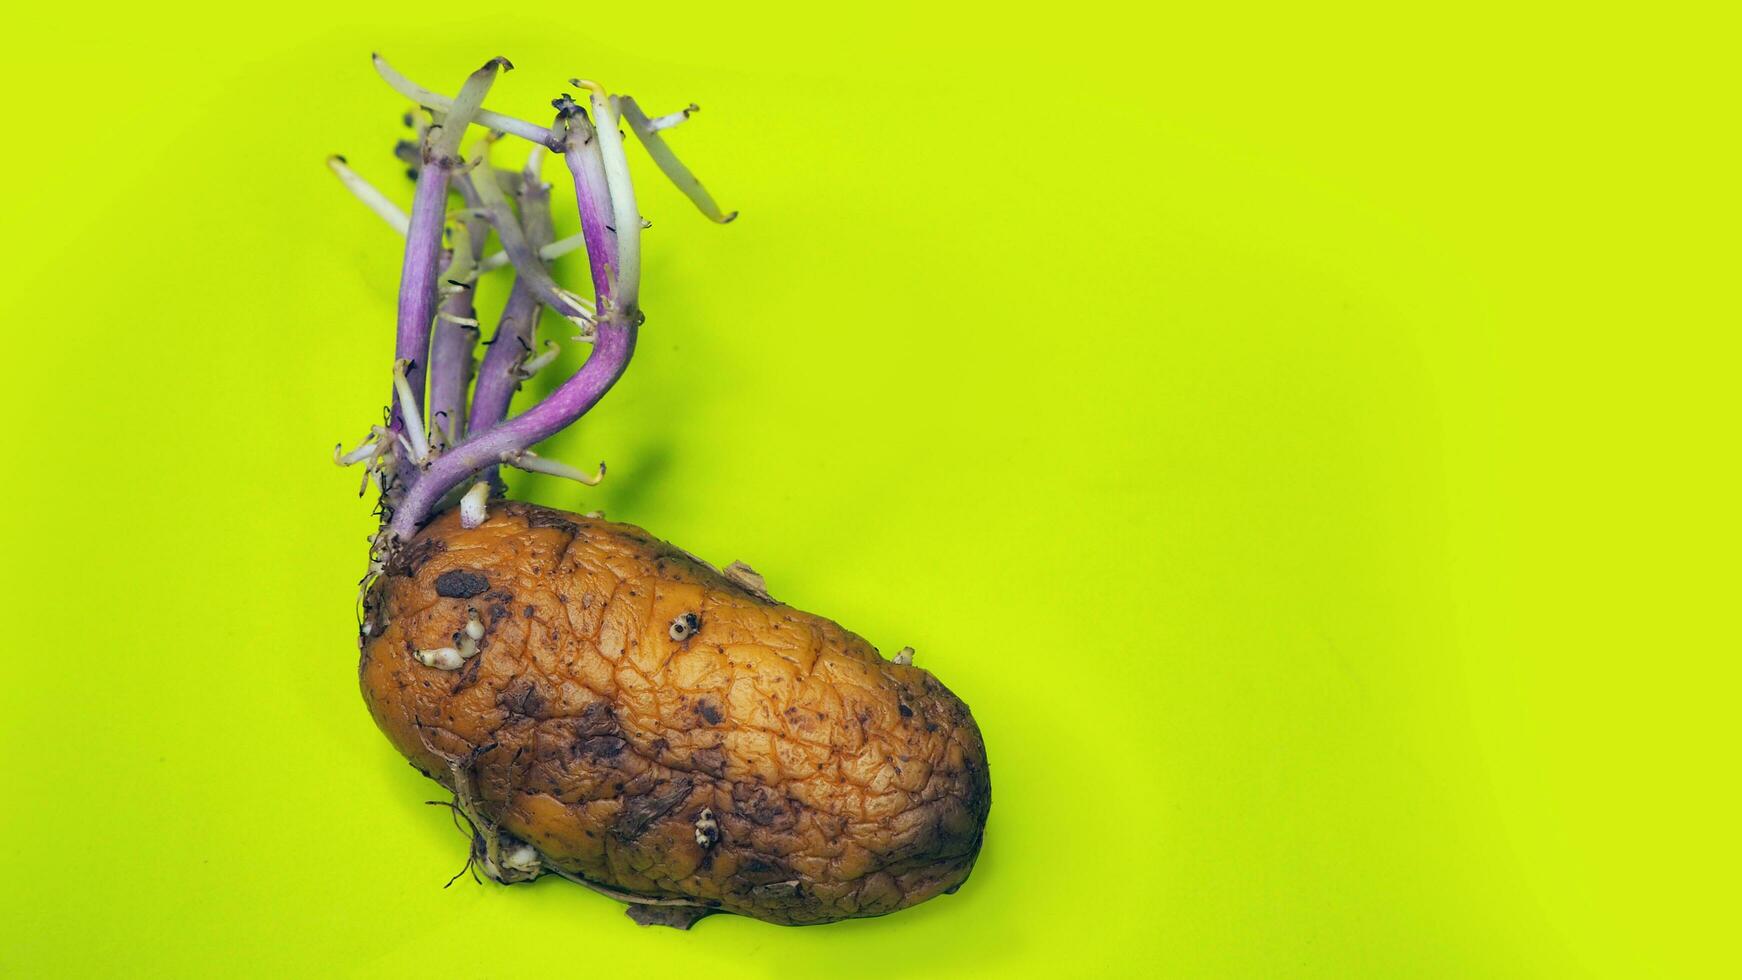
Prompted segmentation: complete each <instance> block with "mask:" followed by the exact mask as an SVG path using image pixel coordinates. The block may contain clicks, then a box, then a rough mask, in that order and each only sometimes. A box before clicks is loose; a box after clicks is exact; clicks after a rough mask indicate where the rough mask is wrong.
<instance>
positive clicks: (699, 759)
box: [690, 749, 726, 779]
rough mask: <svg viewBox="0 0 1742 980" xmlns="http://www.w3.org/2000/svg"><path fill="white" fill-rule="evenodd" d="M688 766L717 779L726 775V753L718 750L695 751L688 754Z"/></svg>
mask: <svg viewBox="0 0 1742 980" xmlns="http://www.w3.org/2000/svg"><path fill="white" fill-rule="evenodd" d="M690 765H692V766H694V767H695V768H696V771H698V772H705V773H707V774H708V775H710V776H713V777H714V778H716V779H719V778H721V777H723V776H725V775H726V753H724V752H722V751H720V750H719V749H697V750H695V751H694V752H691V753H690Z"/></svg>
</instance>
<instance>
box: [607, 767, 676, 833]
mask: <svg viewBox="0 0 1742 980" xmlns="http://www.w3.org/2000/svg"><path fill="white" fill-rule="evenodd" d="M691 785H692V783H691V781H690V778H689V777H688V776H679V777H677V778H676V779H673V780H672V781H671V782H669V783H666V784H665V785H663V786H660V787H657V788H655V789H654V790H653V791H652V792H649V793H647V794H645V795H642V796H636V797H632V798H631V799H630V800H629V801H628V802H627V803H625V804H623V812H622V813H620V814H618V815H617V822H616V823H614V824H612V825H611V833H613V834H615V835H617V838H618V839H619V840H622V841H625V842H628V841H633V840H635V839H636V838H637V837H640V836H641V835H642V834H643V833H644V832H646V830H647V826H648V824H651V823H653V822H654V821H655V820H658V819H659V818H660V817H663V816H665V815H666V814H667V813H670V812H671V811H672V809H673V808H674V807H676V806H677V805H678V804H679V803H682V802H683V801H684V800H685V799H687V798H688V797H689V795H690V787H691Z"/></svg>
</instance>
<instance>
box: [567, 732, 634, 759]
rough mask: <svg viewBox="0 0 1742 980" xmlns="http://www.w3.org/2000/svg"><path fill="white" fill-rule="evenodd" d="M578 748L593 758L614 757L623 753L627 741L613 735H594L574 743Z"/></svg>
mask: <svg viewBox="0 0 1742 980" xmlns="http://www.w3.org/2000/svg"><path fill="white" fill-rule="evenodd" d="M576 744H577V745H578V747H579V748H580V750H581V751H582V752H584V753H586V754H587V755H590V756H592V757H593V758H595V759H614V758H616V757H617V756H619V755H622V754H623V747H624V746H625V745H627V744H628V743H627V742H625V741H623V740H622V739H620V738H618V737H617V736H615V735H596V736H594V737H592V738H589V739H586V740H584V741H581V742H578V743H576Z"/></svg>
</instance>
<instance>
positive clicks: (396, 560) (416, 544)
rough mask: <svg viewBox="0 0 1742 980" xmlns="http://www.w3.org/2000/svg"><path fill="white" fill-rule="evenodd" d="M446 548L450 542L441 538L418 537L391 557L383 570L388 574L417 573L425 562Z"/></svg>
mask: <svg viewBox="0 0 1742 980" xmlns="http://www.w3.org/2000/svg"><path fill="white" fill-rule="evenodd" d="M446 550H448V543H447V542H446V541H444V540H442V539H441V538H436V537H427V538H418V539H417V540H415V541H413V542H412V543H411V544H410V545H408V546H407V547H405V548H402V549H400V550H399V552H398V554H396V555H394V556H392V557H390V558H389V559H388V562H387V566H386V568H384V569H383V571H385V572H386V573H387V574H388V575H416V574H417V570H418V569H420V568H422V567H423V566H424V563H425V562H427V561H429V560H430V559H431V558H434V557H435V556H437V555H439V554H441V553H442V552H444V551H446Z"/></svg>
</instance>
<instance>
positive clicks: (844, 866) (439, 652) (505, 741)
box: [329, 57, 991, 928]
mask: <svg viewBox="0 0 1742 980" xmlns="http://www.w3.org/2000/svg"><path fill="white" fill-rule="evenodd" d="M375 64H376V68H377V70H378V71H379V72H380V74H381V75H382V77H383V78H385V79H386V80H387V81H388V82H389V84H391V85H392V86H393V87H394V88H395V89H397V90H398V91H400V92H401V93H403V94H405V95H406V96H408V97H409V98H411V99H412V100H413V101H414V102H415V103H416V104H417V106H418V107H419V108H420V110H421V111H422V112H423V113H427V118H425V117H423V116H419V115H415V114H414V115H411V116H408V117H407V118H408V120H409V121H410V122H411V123H412V124H413V125H418V126H419V131H418V133H417V138H416V139H415V140H408V141H402V142H401V143H400V145H399V147H398V149H397V152H398V153H399V155H400V157H401V158H402V159H403V160H404V162H405V163H406V164H407V166H408V168H409V169H410V172H411V173H412V175H413V176H414V177H415V180H416V187H415V190H414V192H413V196H412V206H411V211H410V213H409V214H407V213H405V212H402V211H400V210H399V209H398V207H397V206H396V205H394V204H393V203H392V202H391V201H390V200H389V198H388V197H387V196H386V195H384V194H382V193H381V192H379V191H377V190H376V189H375V188H373V187H371V186H369V185H368V184H367V183H366V182H364V181H363V180H362V178H360V177H359V176H357V175H356V174H355V173H354V172H352V171H351V170H350V168H349V167H348V166H347V165H346V162H345V160H344V159H343V158H341V157H334V158H332V160H331V161H329V162H330V165H331V167H332V168H333V170H334V172H335V173H337V174H338V176H339V177H340V179H341V180H342V181H343V182H344V183H345V185H346V186H347V187H348V188H350V189H351V191H352V192H353V193H355V194H356V195H357V197H358V198H359V199H360V200H362V201H363V202H364V203H365V204H367V205H369V206H370V207H371V208H372V209H373V210H375V211H376V212H377V213H379V214H380V215H381V216H382V217H383V218H385V219H386V220H387V222H388V223H389V224H390V225H392V226H393V227H394V228H396V229H398V230H399V231H400V232H401V233H403V234H404V235H405V262H404V267H403V271H402V275H401V280H400V289H399V311H398V321H397V333H396V335H395V337H396V339H395V360H394V366H393V384H392V389H391V394H390V404H389V408H388V412H387V417H386V423H385V424H383V425H380V426H376V427H374V428H373V429H372V430H371V432H370V434H369V436H368V437H367V438H366V439H364V441H363V442H362V444H361V445H359V446H358V447H357V448H356V449H354V450H352V451H350V452H349V453H346V452H343V450H342V447H341V448H339V449H335V450H334V457H335V459H336V460H337V461H339V462H340V463H343V464H347V465H353V464H363V465H364V467H365V469H366V476H365V489H367V487H368V486H369V484H370V483H371V482H372V483H373V484H374V485H375V487H376V488H377V489H378V491H379V505H378V509H379V513H380V517H381V527H380V530H379V532H378V533H377V534H376V535H375V536H374V538H373V539H372V549H371V555H370V567H369V573H368V575H367V576H366V577H365V579H364V584H363V616H362V622H361V626H360V634H361V635H360V637H359V644H360V646H361V647H362V660H361V663H360V665H359V676H360V680H361V683H362V688H363V696H364V700H365V701H366V702H367V704H368V706H369V710H370V712H371V713H372V714H373V716H374V718H375V721H376V723H377V724H378V725H379V726H380V727H381V729H382V731H383V732H385V733H386V734H387V736H388V738H389V739H390V740H391V741H392V742H393V744H394V746H395V747H396V748H397V749H398V750H399V751H400V752H401V753H403V754H404V755H405V756H406V758H408V759H410V760H411V762H412V764H413V765H415V766H416V767H417V768H418V769H419V770H421V771H422V772H424V773H425V774H426V775H428V776H429V777H431V778H432V779H435V780H436V781H438V782H440V783H441V784H442V785H443V786H444V787H446V788H447V789H448V790H449V792H450V793H451V794H452V798H451V801H445V802H444V805H445V806H448V807H449V808H451V809H452V811H453V814H454V817H455V822H456V823H457V824H458V825H460V826H462V827H463V828H464V830H465V831H466V833H467V835H468V837H469V848H468V852H467V853H468V863H467V867H468V868H474V869H476V870H480V871H482V873H483V874H484V875H486V876H488V877H489V878H490V879H492V880H494V881H497V882H500V883H503V884H515V883H519V882H527V881H532V880H534V879H537V878H539V877H541V876H544V875H558V876H561V877H563V878H566V879H569V880H571V881H574V882H577V883H579V884H581V885H584V886H586V887H588V888H591V889H593V890H595V891H598V892H601V893H603V894H606V895H609V896H611V897H613V898H615V899H618V900H620V901H622V902H625V903H627V905H628V911H629V914H630V916H631V917H632V918H634V919H635V921H637V922H640V923H643V924H655V923H657V924H663V925H673V926H677V927H679V928H688V927H689V926H690V925H691V924H693V923H694V922H695V921H696V920H697V919H699V918H701V917H702V916H705V915H708V914H711V913H716V912H730V913H737V914H740V915H747V916H753V917H755V918H758V919H763V920H766V921H769V922H776V923H782V924H793V925H797V924H808V923H820V922H830V921H835V920H838V919H844V918H851V917H855V916H870V915H882V914H885V913H888V912H893V911H896V910H898V909H901V908H905V907H906V906H909V905H913V904H915V903H917V902H921V901H924V900H926V899H928V898H931V897H933V896H935V895H939V894H943V893H948V892H953V891H955V890H956V889H957V888H958V887H959V886H960V885H961V884H962V882H963V881H965V880H966V879H967V877H968V874H969V872H970V871H971V870H972V868H973V866H974V861H975V858H976V857H977V856H978V855H979V852H980V845H981V842H982V840H983V838H984V833H985V825H986V817H987V813H988V811H989V809H990V807H991V782H990V776H989V774H988V771H987V767H986V751H985V745H984V743H983V742H982V740H981V737H980V732H979V729H978V728H977V727H976V726H975V724H974V719H973V716H972V715H971V714H970V713H969V711H968V707H967V705H966V704H964V703H963V702H962V701H961V699H959V698H957V697H956V696H955V695H954V694H951V693H950V691H949V690H948V689H946V688H945V687H944V686H943V685H942V684H941V683H939V682H938V681H937V680H936V678H934V677H932V675H931V674H930V673H928V672H927V671H926V670H924V669H923V668H921V667H918V666H915V665H914V663H913V651H912V650H911V649H904V650H902V651H901V652H900V653H898V654H896V655H895V656H894V657H892V658H889V659H885V658H884V657H882V656H881V655H879V653H878V652H877V650H875V649H874V648H872V647H871V645H870V644H869V643H867V642H866V641H865V640H863V639H861V638H860V637H858V636H856V635H854V634H853V633H851V632H848V631H847V630H845V629H843V628H841V627H840V626H838V625H836V624H835V623H833V622H831V621H829V620H827V619H824V618H822V617H820V616H813V615H811V614H809V613H803V612H799V611H798V610H795V609H793V608H791V607H789V606H786V605H784V604H782V603H780V602H779V601H777V600H775V599H774V598H773V597H772V596H771V595H770V594H769V592H768V589H767V587H766V585H765V584H764V583H763V580H762V578H761V576H759V575H757V574H756V573H755V572H754V571H753V570H752V569H751V568H750V567H749V566H747V565H744V564H743V563H741V562H734V563H732V564H731V565H728V566H727V567H726V568H725V569H724V570H720V569H716V568H714V567H713V566H711V565H709V564H707V563H706V562H703V561H701V560H700V559H698V558H696V557H695V556H693V555H690V554H689V553H687V552H685V551H683V550H681V549H679V548H676V547H673V546H672V545H670V544H667V543H664V542H662V541H660V540H658V539H656V538H654V537H653V536H652V535H650V534H648V533H647V532H645V531H643V530H641V529H640V528H636V527H633V526H630V525H627V524H618V523H611V522H608V521H606V520H604V519H603V516H602V515H598V514H591V515H586V516H582V515H578V514H570V513H565V512H561V511H555V510H550V509H547V508H543V507H537V506H533V505H530V504H526V503H519V502H512V501H508V500H506V499H504V496H505V493H506V486H505V484H504V482H503V479H502V477H501V474H500V467H502V466H504V465H506V466H509V467H513V468H517V469H521V470H526V471H531V472H537V473H547V474H552V475H555V476H562V477H568V478H571V479H574V480H577V481H579V482H581V483H584V484H588V485H593V484H596V483H598V482H599V480H601V479H603V477H604V475H605V468H604V465H603V464H601V465H600V466H599V467H598V468H597V470H596V471H592V472H588V471H583V470H580V469H576V468H575V467H572V466H569V465H567V464H564V463H561V462H558V461H556V460H553V459H549V458H547V457H544V456H540V455H537V454H536V453H534V452H533V447H534V446H536V445H537V444H538V443H540V442H541V441H543V440H545V439H547V438H549V437H550V436H551V435H553V434H555V433H557V432H559V431H561V430H562V429H563V428H565V427H566V426H568V425H571V424H572V423H574V422H575V420H576V419H578V418H580V417H581V416H582V415H583V414H584V413H586V412H587V411H588V410H589V409H590V408H592V407H593V405H595V404H596V403H597V402H598V401H599V399H600V398H601V397H603V396H604V394H605V393H606V392H607V391H608V390H609V389H610V388H611V386H612V385H613V384H614V383H615V382H616V381H617V379H618V378H619V377H621V376H622V374H623V371H624V369H625V368H626V367H627V366H628V364H629V360H630V357H631V355H632V354H633V352H634V350H635V340H636V334H637V332H638V331H639V329H640V327H641V324H642V321H643V319H644V317H643V315H642V312H641V305H640V296H639V283H640V269H641V231H642V228H643V221H642V218H641V214H640V212H639V211H638V210H637V207H636V202H635V193H634V189H633V188H632V187H631V185H630V182H629V170H628V166H627V163H626V151H625V147H624V138H623V134H622V133H621V127H623V126H627V128H628V129H629V130H630V132H632V133H634V134H635V136H636V137H637V138H638V139H639V142H640V143H641V144H642V145H643V146H644V147H645V148H646V149H647V151H648V152H649V153H650V155H651V156H652V157H653V159H654V161H655V162H656V163H657V164H658V166H659V168H660V169H661V171H663V172H664V173H665V174H666V175H667V176H668V177H670V178H671V179H672V181H673V182H674V183H675V184H676V185H677V186H678V187H679V188H681V189H682V190H683V191H684V193H685V194H687V195H688V196H689V197H690V199H691V200H692V201H694V202H695V203H696V205H697V207H698V208H699V209H700V210H701V211H702V213H703V214H705V215H707V216H708V217H709V218H711V219H713V220H715V221H718V222H721V223H725V222H728V221H730V220H732V218H733V217H734V216H735V214H728V213H725V212H723V211H721V209H720V208H719V206H718V205H717V204H716V203H715V202H714V199H713V198H712V197H711V196H710V195H709V194H708V192H707V191H706V190H705V189H704V188H703V187H702V185H701V184H700V183H699V182H698V181H697V180H696V179H695V177H694V176H693V175H692V174H691V173H690V171H689V170H688V169H687V168H686V167H685V166H684V165H683V164H682V163H681V162H680V161H679V160H678V159H677V157H676V156H675V155H673V153H672V151H671V149H670V148H669V147H668V146H667V145H666V143H665V140H664V137H663V135H662V133H663V131H664V130H667V129H670V128H671V127H673V126H675V125H677V124H678V123H680V122H682V121H684V120H685V119H686V118H688V117H689V115H690V114H691V113H693V112H694V111H695V107H694V106H690V107H688V108H686V109H685V110H683V111H681V112H677V113H673V114H671V115H667V116H660V117H649V116H647V115H645V114H644V113H643V112H642V111H641V109H640V108H639V107H638V106H637V105H636V104H635V101H634V100H633V99H631V98H629V97H628V96H626V95H621V94H611V93H609V92H607V91H606V90H605V89H604V88H603V87H602V86H600V85H598V84H595V83H592V82H586V81H580V80H573V81H572V83H571V84H573V86H574V87H575V88H576V89H577V90H579V91H580V92H581V93H582V94H583V95H584V97H585V104H584V105H583V104H582V103H581V102H579V101H577V100H576V99H575V98H574V97H573V96H571V95H569V94H564V95H563V96H562V97H561V98H558V99H556V100H555V101H554V102H553V106H554V107H555V108H556V115H555V119H554V120H553V122H552V123H551V124H550V125H549V126H541V125H538V124H535V123H531V122H527V121H524V120H520V119H515V118H512V117H508V116H504V115H501V114H498V113H494V112H491V111H489V110H486V109H485V108H484V107H483V102H484V98H485V96H486V94H487V93H488V91H489V90H490V87H491V86H492V84H493V83H494V82H495V80H496V78H497V76H498V75H499V74H500V73H501V72H502V71H504V70H506V69H508V68H510V67H512V66H511V65H509V64H508V62H507V61H506V60H504V59H501V58H497V59H493V60H491V61H490V62H489V63H488V64H486V65H484V67H482V68H480V69H479V70H478V71H476V72H474V73H472V75H471V76H470V77H469V78H468V79H467V80H466V82H465V84H464V85H462V86H461V88H460V90H459V92H458V93H457V94H456V95H455V96H453V97H452V98H449V97H447V96H444V95H441V94H438V93H436V92H433V91H430V90H427V89H424V88H421V87H420V86H418V85H416V84H415V83H413V82H411V81H410V80H408V79H406V78H404V77H403V76H401V75H399V74H398V73H397V72H395V71H394V70H393V69H392V68H391V67H390V66H388V65H387V63H386V62H385V61H383V60H382V59H381V58H379V57H377V58H376V59H375ZM472 127H477V129H478V138H476V139H474V140H473V141H472V142H471V144H470V145H469V146H467V141H466V137H467V136H468V135H469V130H471V129H472ZM505 137H514V138H517V139H519V140H522V141H525V142H527V143H529V144H530V151H529V152H528V154H527V158H526V161H525V164H524V166H523V167H521V168H519V169H501V168H498V167H497V165H496V164H495V162H494V159H493V157H494V155H495V153H494V152H493V151H495V150H496V144H497V143H498V142H500V141H502V140H503V139H504V138H505ZM546 154H554V155H559V156H561V157H562V159H563V161H564V163H565V164H566V166H567V169H568V171H569V173H570V175H571V176H572V177H573V183H574V188H575V198H576V205H577V207H578V209H579V212H580V222H581V233H580V234H579V235H576V236H573V237H572V238H569V239H561V240H558V239H556V238H555V235H554V232H553V230H552V220H551V196H550V192H551V188H550V186H549V185H547V184H545V183H544V181H543V179H542V172H543V164H544V160H545V155H546ZM492 239H494V240H495V242H496V243H497V248H495V249H494V250H493V249H492V248H491V241H492ZM577 249H584V250H585V253H586V256H587V261H588V265H589V269H590V272H591V279H592V282H591V287H592V288H591V297H590V298H589V297H587V296H583V295H581V294H579V293H576V292H572V291H570V290H568V289H565V288H564V287H562V286H561V285H559V284H558V283H557V282H556V280H555V279H554V278H553V277H552V275H551V273H550V271H549V269H548V267H547V266H546V264H545V263H546V262H547V261H548V260H550V259H553V258H555V257H557V256H559V255H562V254H564V253H565V252H569V251H574V250H577ZM503 268H511V269H512V271H513V275H514V284H513V287H512V290H511V292H510V294H509V297H508V299H507V301H506V303H505V304H504V308H503V310H502V313H501V316H500V318H499V319H498V321H497V323H496V326H495V329H494V332H493V333H492V335H491V338H490V340H489V341H488V342H487V343H486V352H485V354H484V356H483V359H482V361H481V362H478V363H476V364H474V351H475V349H476V347H477V345H478V343H479V339H480V325H479V321H478V312H477V309H476V307H475V305H474V302H473V294H474V286H475V284H476V283H477V281H478V279H479V277H480V276H483V275H486V274H489V273H490V272H492V271H494V270H497V269H503ZM545 308H549V309H551V310H553V311H555V312H556V313H557V314H558V315H559V316H560V317H562V318H563V319H564V320H565V321H567V322H568V323H569V324H571V325H573V327H574V328H575V329H576V331H577V337H576V339H577V340H578V341H580V342H582V343H585V344H588V345H590V346H591V351H590V353H589V355H588V357H587V359H586V361H585V363H584V364H583V365H582V366H581V368H580V369H579V370H578V371H576V372H575V373H574V374H573V375H572V376H571V377H569V378H567V379H566V380H564V381H563V382H562V383H561V384H559V385H557V386H556V387H555V389H554V390H552V391H551V393H550V394H549V395H548V396H547V397H545V398H544V399H542V400H541V401H539V402H538V403H537V404H535V405H533V406H531V407H530V408H527V409H526V410H525V411H522V412H521V413H519V414H518V415H514V416H512V417H510V416H509V415H508V410H509V405H510V401H511V399H512V396H513V394H514V392H515V391H516V390H517V389H518V388H519V386H520V384H521V383H522V382H523V381H525V380H527V379H528V378H530V377H532V376H533V375H535V374H536V373H537V372H538V371H540V370H541V369H544V368H547V367H548V366H549V365H550V364H552V363H553V362H554V360H555V354H556V346H555V344H554V343H553V342H550V341H547V342H546V343H545V344H543V345H542V346H541V345H539V344H536V343H535V342H534V340H535V337H534V333H535V328H536V325H537V322H538V319H539V316H540V313H541V311H542V310H543V309H545Z"/></svg>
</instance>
